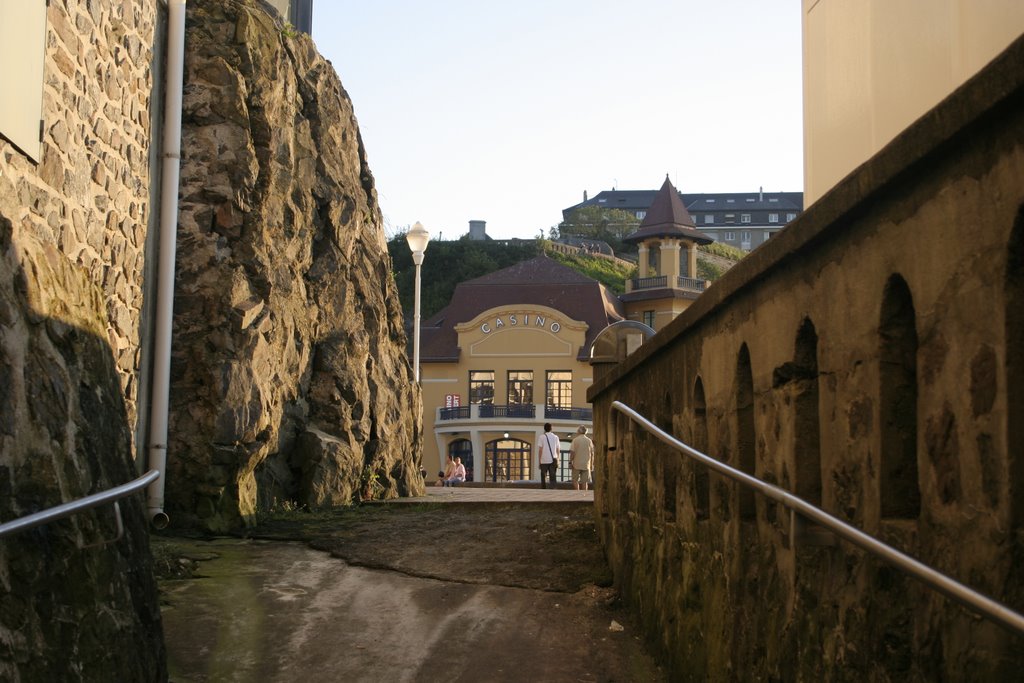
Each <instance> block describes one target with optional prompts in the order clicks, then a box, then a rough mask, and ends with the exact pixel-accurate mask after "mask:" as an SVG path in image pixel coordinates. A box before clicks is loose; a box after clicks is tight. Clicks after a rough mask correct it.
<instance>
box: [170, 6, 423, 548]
mask: <svg viewBox="0 0 1024 683" xmlns="http://www.w3.org/2000/svg"><path fill="white" fill-rule="evenodd" d="M186 31H187V41H186V43H187V45H186V65H185V82H186V84H187V85H186V89H185V102H184V112H183V115H184V123H183V141H182V157H183V158H182V180H181V206H180V225H179V238H178V257H177V271H178V275H177V286H176V292H175V318H174V324H175V333H174V341H173V348H174V352H173V354H174V355H173V362H172V369H171V374H172V378H171V381H172V391H171V402H172V408H171V413H172V414H171V420H170V437H169V442H168V466H169V480H168V489H167V507H168V510H169V512H170V513H171V517H172V520H175V521H176V522H177V523H183V524H195V525H199V526H201V527H203V528H206V529H210V530H225V529H229V528H234V527H238V526H240V525H242V524H244V523H251V522H252V521H254V519H255V514H256V512H257V509H259V508H262V509H268V508H271V507H273V506H274V505H275V504H277V505H281V504H283V503H285V502H286V501H288V502H292V501H294V502H295V503H296V504H298V505H299V506H307V507H310V508H319V507H325V506H332V505H339V504H350V503H351V502H352V501H353V500H360V499H362V498H365V497H367V496H372V497H375V498H382V497H394V496H401V495H409V494H414V493H418V492H420V491H421V490H422V486H423V482H422V478H421V477H420V474H419V457H420V456H419V454H420V449H421V445H420V444H421V438H422V437H421V426H420V418H419V415H420V412H421V411H420V395H419V390H418V388H417V387H416V386H415V384H414V382H413V381H412V375H411V368H410V366H409V363H408V360H407V358H406V353H405V341H406V340H405V333H404V331H403V328H402V314H401V310H400V307H399V303H398V296H397V290H396V289H395V285H394V281H393V278H392V274H391V263H390V259H389V258H388V255H387V250H386V245H385V240H384V235H383V230H382V228H381V225H382V221H381V214H380V209H379V207H378V205H377V197H376V191H375V189H374V185H373V176H372V175H371V173H370V170H369V168H368V166H367V163H366V155H365V152H364V150H363V146H362V141H361V139H360V136H359V129H358V126H357V123H356V120H355V116H354V114H353V110H352V103H351V102H350V101H349V98H348V95H347V94H346V93H345V91H344V89H343V88H342V86H341V83H340V81H339V80H338V76H337V74H336V73H335V72H334V69H333V68H332V67H331V65H330V64H329V63H328V62H327V61H325V60H324V59H323V58H322V57H321V56H320V55H319V54H318V53H317V52H316V49H315V46H314V45H313V43H312V41H311V40H310V38H309V37H308V36H306V35H304V34H295V33H294V32H292V31H289V30H287V29H286V28H285V27H284V26H283V25H282V24H281V23H280V20H279V18H278V17H276V15H274V16H271V15H270V14H268V13H267V12H266V11H265V9H264V6H263V5H261V4H259V3H257V2H255V1H254V0H229V1H226V2H213V1H197V2H190V3H189V4H188V21H187V29H186ZM367 479H369V481H367Z"/></svg>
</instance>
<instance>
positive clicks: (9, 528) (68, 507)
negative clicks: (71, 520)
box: [0, 470, 160, 538]
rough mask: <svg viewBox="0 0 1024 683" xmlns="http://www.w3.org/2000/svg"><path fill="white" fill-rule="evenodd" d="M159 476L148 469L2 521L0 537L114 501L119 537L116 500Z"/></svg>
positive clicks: (155, 471) (139, 488)
mask: <svg viewBox="0 0 1024 683" xmlns="http://www.w3.org/2000/svg"><path fill="white" fill-rule="evenodd" d="M159 476H160V470H150V471H148V472H146V473H145V474H144V475H142V476H141V477H139V478H138V479H135V480H133V481H130V482H128V483H127V484H121V485H120V486H115V487H114V488H112V489H107V490H106V491H100V492H99V493H94V494H92V495H90V496H86V497H85V498H79V499H78V500H73V501H71V502H69V503H62V504H61V505H57V506H55V507H52V508H48V509H46V510H41V511H39V512H34V513H32V514H31V515H26V516H24V517H20V518H18V519H15V520H12V521H10V522H4V523H3V524H0V538H3V537H4V536H10V535H12V534H17V533H20V532H22V531H28V530H29V529H32V528H34V527H37V526H40V525H43V524H46V523H48V522H54V521H56V520H58V519H64V518H65V517H70V516H71V515H73V514H75V513H77V512H82V511H83V510H89V509H91V508H94V507H99V506H100V505H103V504H104V503H114V511H115V514H116V515H117V520H118V530H119V533H118V538H120V537H121V534H120V531H121V508H120V506H119V505H118V504H117V501H118V500H120V499H121V498H124V497H126V496H130V495H131V494H133V493H135V492H136V491H139V490H141V489H143V488H145V487H146V486H147V485H148V484H150V483H151V482H153V481H155V480H156V479H157V478H158V477H159Z"/></svg>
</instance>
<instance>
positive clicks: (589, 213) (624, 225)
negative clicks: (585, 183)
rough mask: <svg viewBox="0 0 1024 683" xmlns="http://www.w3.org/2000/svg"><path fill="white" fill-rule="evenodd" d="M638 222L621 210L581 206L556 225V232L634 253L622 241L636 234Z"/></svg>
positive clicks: (632, 248) (617, 250)
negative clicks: (599, 241) (602, 242)
mask: <svg viewBox="0 0 1024 683" xmlns="http://www.w3.org/2000/svg"><path fill="white" fill-rule="evenodd" d="M639 227H640V220H639V219H638V218H637V217H636V216H634V215H633V214H631V213H629V212H628V211H623V210H622V209H606V208H603V207H600V206H595V205H590V206H582V207H580V208H578V209H576V210H574V211H573V212H572V213H571V214H569V218H568V219H567V220H564V221H562V222H561V223H559V225H558V232H559V233H560V234H561V235H563V236H566V235H574V236H576V237H586V238H589V239H594V240H602V241H604V242H607V243H608V244H609V245H610V246H611V248H612V249H613V250H615V251H616V252H619V251H634V250H635V247H630V246H629V245H626V244H625V243H624V242H623V241H622V240H623V239H624V238H625V237H627V236H629V235H631V234H633V233H634V232H636V230H637V228H639Z"/></svg>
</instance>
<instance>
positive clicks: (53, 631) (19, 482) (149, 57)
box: [0, 0, 166, 681]
mask: <svg viewBox="0 0 1024 683" xmlns="http://www.w3.org/2000/svg"><path fill="white" fill-rule="evenodd" d="M157 13H158V7H157V2H156V0H134V1H129V0H123V1H120V0H119V1H116V2H94V1H91V0H90V1H88V2H87V1H86V0H81V1H78V0H52V2H50V4H49V7H48V10H47V24H48V26H47V35H46V55H45V72H44V82H43V83H42V84H41V85H42V97H43V140H42V157H41V163H39V164H38V165H34V164H33V163H31V162H30V161H29V160H28V159H27V158H26V157H24V156H23V155H22V154H21V153H20V152H18V151H17V150H16V149H15V148H13V147H12V146H11V145H9V144H8V143H7V142H6V141H4V140H2V139H0V519H2V520H4V521H7V520H10V519H13V518H15V517H19V516H22V515H25V514H28V513H31V512H34V511H37V510H40V509H43V508H47V507H51V506H54V505H57V504H60V503H62V502H65V501H68V500H72V499H75V498H79V497H82V496H85V495H88V494H90V493H95V492H98V491H101V490H105V489H108V488H110V487H112V486H116V485H120V484H123V483H126V482H127V481H130V480H131V479H133V478H135V477H136V476H137V475H136V471H135V468H134V463H133V460H132V430H133V428H134V425H135V417H136V405H137V391H138V389H137V387H138V365H139V358H140V346H139V334H140V333H139V328H140V316H141V308H142V286H143V282H142V272H143V262H144V258H143V245H144V242H145V240H146V232H147V231H146V224H147V219H148V216H149V213H150V211H151V206H150V203H149V182H150V178H149V172H148V165H147V162H148V158H149V155H150V137H151V131H150V106H151V95H152V93H151V90H152V86H153V74H152V68H153V62H154V53H153V41H154V33H155V25H156V21H157V16H158V15H157ZM0 68H2V69H5V70H7V69H16V68H18V65H16V64H15V65H12V64H0ZM7 95H9V94H4V95H0V96H7ZM122 510H123V513H124V521H125V526H126V529H125V537H124V538H122V539H121V540H120V541H117V542H115V543H111V544H107V545H96V544H102V542H103V541H104V539H107V538H111V537H113V536H114V535H115V530H114V521H113V512H112V509H111V507H110V506H104V507H101V508H98V509H96V510H93V511H90V512H87V513H83V514H79V515H76V516H74V517H73V518H71V519H69V520H65V521H61V522H55V523H51V524H48V525H45V526H43V527H39V528H37V529H35V530H32V531H29V532H24V533H22V534H20V535H18V536H15V537H12V538H8V539H5V540H4V541H3V542H2V543H0V679H3V680H5V681H55V680H125V681H127V680H132V681H147V680H161V679H166V671H165V665H164V649H163V642H162V634H161V627H160V615H159V608H158V605H157V599H156V589H155V583H154V581H153V577H152V569H151V565H152V560H151V558H150V556H149V548H148V538H147V535H146V526H145V525H146V521H145V519H144V514H145V513H144V509H143V505H142V502H141V497H138V496H136V497H132V498H130V499H127V500H125V501H123V502H122Z"/></svg>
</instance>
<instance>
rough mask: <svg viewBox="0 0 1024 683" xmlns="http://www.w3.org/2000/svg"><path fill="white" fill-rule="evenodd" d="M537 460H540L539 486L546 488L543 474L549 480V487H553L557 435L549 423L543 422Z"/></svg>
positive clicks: (556, 467)
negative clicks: (542, 432)
mask: <svg viewBox="0 0 1024 683" xmlns="http://www.w3.org/2000/svg"><path fill="white" fill-rule="evenodd" d="M537 455H538V460H540V487H541V488H542V489H546V488H547V484H545V483H544V475H545V474H546V475H547V478H548V479H550V480H551V488H554V487H555V481H556V479H557V475H556V474H555V472H556V470H557V469H558V437H557V436H555V435H554V434H553V433H552V432H551V423H550V422H545V423H544V434H543V436H541V437H540V443H539V444H538V445H537Z"/></svg>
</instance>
